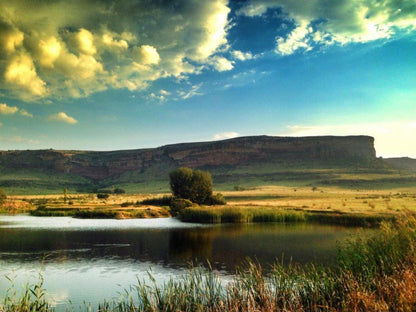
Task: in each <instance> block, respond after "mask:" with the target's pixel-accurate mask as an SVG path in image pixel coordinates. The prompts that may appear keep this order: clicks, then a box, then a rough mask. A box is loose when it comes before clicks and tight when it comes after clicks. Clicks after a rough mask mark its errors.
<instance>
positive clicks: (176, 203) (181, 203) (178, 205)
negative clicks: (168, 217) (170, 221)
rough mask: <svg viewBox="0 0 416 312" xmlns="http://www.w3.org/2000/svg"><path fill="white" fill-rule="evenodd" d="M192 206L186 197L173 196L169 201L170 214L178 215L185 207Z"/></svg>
mask: <svg viewBox="0 0 416 312" xmlns="http://www.w3.org/2000/svg"><path fill="white" fill-rule="evenodd" d="M188 207H192V202H191V201H190V200H188V199H183V198H174V199H172V201H171V203H170V211H171V213H172V216H176V215H178V214H179V213H180V212H181V211H182V210H184V209H185V208H188Z"/></svg>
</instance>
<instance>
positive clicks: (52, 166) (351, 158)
mask: <svg viewBox="0 0 416 312" xmlns="http://www.w3.org/2000/svg"><path fill="white" fill-rule="evenodd" d="M375 163H377V158H376V152H375V149H374V139H373V138H372V137H369V136H344V137H341V136H320V137H273V136H251V137H239V138H234V139H228V140H222V141H212V142H199V143H181V144H172V145H166V146H162V147H158V148H148V149H137V150H122V151H109V152H93V151H59V150H26V151H1V152H0V187H6V188H7V187H27V188H30V187H31V185H36V184H39V183H40V184H44V185H48V184H49V186H48V187H50V188H51V189H53V188H54V186H53V185H52V184H55V185H57V187H58V188H61V187H62V186H63V185H68V186H69V187H74V188H81V189H82V188H83V187H85V186H86V185H98V186H115V185H125V184H129V185H131V184H136V185H139V184H141V185H142V186H149V187H145V188H149V189H151V187H150V186H151V185H152V184H154V183H155V181H159V182H161V181H164V182H163V183H164V185H167V181H168V173H169V171H171V170H172V169H174V168H177V167H180V166H186V167H191V168H197V169H207V170H210V171H211V172H212V174H213V176H214V182H215V181H216V179H215V178H216V177H217V180H218V181H220V183H226V182H228V181H227V177H228V178H229V180H235V178H236V177H237V176H238V177H239V178H238V179H240V178H244V175H245V178H250V177H252V176H253V175H254V176H259V175H264V176H267V175H269V174H271V173H273V172H286V173H287V171H288V170H292V171H293V169H296V168H298V169H299V168H304V169H305V168H309V169H314V168H315V169H317V168H321V169H322V168H340V167H341V168H345V167H348V168H351V167H354V168H361V167H365V168H369V167H373V166H374V164H375ZM271 179H272V178H271ZM243 180H244V179H243ZM272 180H273V179H272ZM48 181H49V183H48Z"/></svg>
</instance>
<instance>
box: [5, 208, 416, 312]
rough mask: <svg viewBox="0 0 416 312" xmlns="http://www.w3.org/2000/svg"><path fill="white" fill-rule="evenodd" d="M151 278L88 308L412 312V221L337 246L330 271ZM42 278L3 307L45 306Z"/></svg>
mask: <svg viewBox="0 0 416 312" xmlns="http://www.w3.org/2000/svg"><path fill="white" fill-rule="evenodd" d="M268 271H270V270H268ZM149 280H150V282H145V281H144V280H138V281H137V283H136V285H133V286H131V287H130V288H129V289H128V290H125V291H124V293H123V296H122V297H120V299H119V300H117V301H108V302H103V303H101V304H100V305H99V306H98V309H97V310H93V309H91V310H93V311H100V312H104V311H105V312H133V311H145V312H159V311H160V312H162V311H163V312H169V311H172V312H173V311H189V312H191V311H192V312H194V311H195V312H199V311H200V312H228V311H241V312H245V311H247V312H249V311H250V312H253V311H262V312H272V311H285V312H295V311H303V312H318V311H322V312H323V311H327V312H341V311H342V312H344V311H345V312H350V311H351V312H353V311H354V312H357V311H362V312H364V311H374V312H375V311H383V312H388V311H398V312H400V311H401V312H405V311H415V308H416V291H415V289H416V219H415V218H414V217H413V216H405V217H403V218H402V219H400V220H398V221H395V222H388V223H387V222H386V223H383V224H382V226H381V228H380V230H379V231H377V233H375V234H374V235H372V236H370V237H367V238H366V239H363V238H352V239H351V240H349V241H347V242H345V243H344V244H342V245H340V246H339V253H338V261H337V264H336V265H334V266H333V267H331V268H328V267H319V266H315V265H313V264H309V265H297V264H292V263H289V264H286V265H285V264H283V263H276V264H274V265H273V269H272V272H271V273H268V274H266V273H264V271H263V269H262V267H261V266H260V265H259V264H258V263H256V262H253V261H248V262H247V263H246V264H245V265H244V266H242V267H241V268H239V269H238V270H237V272H236V275H235V276H234V278H232V279H229V280H224V279H222V278H221V277H220V276H219V275H218V274H216V273H215V272H213V271H212V270H211V269H205V268H202V267H201V266H197V267H193V268H191V269H190V270H189V272H188V273H187V274H185V275H184V276H183V277H182V278H171V279H170V280H168V281H167V282H164V283H162V284H161V283H158V282H157V281H156V280H155V278H154V277H153V276H152V274H151V273H149ZM42 283H43V280H42V279H41V278H40V283H38V286H34V287H33V286H31V287H27V291H26V292H25V294H24V295H23V296H22V297H21V298H17V297H16V295H15V294H13V292H8V293H7V294H6V297H5V299H4V300H3V304H2V305H1V307H0V311H1V312H6V311H7V312H8V311H13V312H17V311H28V312H29V311H30V312H31V311H40V312H46V311H50V306H49V305H48V304H47V302H46V300H45V291H44V290H43V288H42ZM10 293H12V294H11V295H10Z"/></svg>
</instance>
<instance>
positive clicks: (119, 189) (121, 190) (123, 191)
mask: <svg viewBox="0 0 416 312" xmlns="http://www.w3.org/2000/svg"><path fill="white" fill-rule="evenodd" d="M113 193H114V194H124V193H126V191H125V190H123V189H122V188H118V187H116V188H115V189H114V191H113Z"/></svg>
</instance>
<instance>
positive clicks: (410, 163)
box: [384, 157, 416, 172]
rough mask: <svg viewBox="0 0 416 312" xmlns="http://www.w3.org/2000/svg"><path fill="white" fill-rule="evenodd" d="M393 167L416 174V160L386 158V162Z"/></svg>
mask: <svg viewBox="0 0 416 312" xmlns="http://www.w3.org/2000/svg"><path fill="white" fill-rule="evenodd" d="M384 161H385V162H387V163H388V164H390V165H391V166H393V167H395V168H398V169H402V170H406V171H409V172H416V159H413V158H409V157H397V158H386V159H385V160H384Z"/></svg>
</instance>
